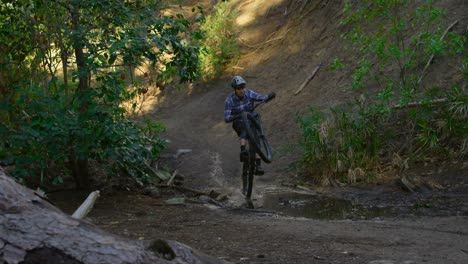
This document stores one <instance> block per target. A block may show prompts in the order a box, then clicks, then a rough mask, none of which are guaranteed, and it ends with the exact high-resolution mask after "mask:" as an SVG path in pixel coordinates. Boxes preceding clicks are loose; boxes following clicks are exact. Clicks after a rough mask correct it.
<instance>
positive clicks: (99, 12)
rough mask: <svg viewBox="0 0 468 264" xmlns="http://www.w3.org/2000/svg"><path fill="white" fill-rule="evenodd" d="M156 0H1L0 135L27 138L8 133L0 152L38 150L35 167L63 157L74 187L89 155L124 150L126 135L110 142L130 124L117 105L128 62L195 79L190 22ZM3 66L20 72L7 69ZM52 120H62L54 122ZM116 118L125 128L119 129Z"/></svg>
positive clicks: (83, 176) (84, 181)
mask: <svg viewBox="0 0 468 264" xmlns="http://www.w3.org/2000/svg"><path fill="white" fill-rule="evenodd" d="M159 2H160V1H156V0H139V1H125V0H106V1H96V0H54V1H47V0H31V1H25V0H24V1H3V2H2V3H1V4H0V17H1V18H2V21H5V22H0V39H1V40H2V41H1V43H2V44H1V45H0V49H1V53H2V54H1V55H0V63H1V65H2V66H1V68H0V76H1V77H0V92H1V93H2V95H4V98H9V99H7V100H6V101H5V102H4V103H5V108H6V109H7V110H8V114H0V118H1V119H2V121H6V120H9V122H4V123H3V125H2V126H0V133H2V131H3V133H5V134H7V133H11V132H16V133H18V134H20V136H21V137H23V139H29V140H28V141H29V142H30V143H24V142H18V140H15V138H13V137H6V138H5V142H3V144H0V159H2V149H3V150H6V149H7V148H13V147H14V146H13V145H14V143H16V144H20V145H21V146H19V147H18V146H15V148H16V150H17V151H16V153H17V154H18V153H24V152H25V148H29V149H35V148H37V149H36V150H35V152H36V153H37V152H40V153H41V154H40V155H41V157H39V158H38V159H36V161H37V160H40V161H41V162H40V164H39V165H37V166H38V167H40V168H41V169H44V168H47V167H48V162H47V161H44V159H47V158H50V156H51V155H58V156H60V157H61V158H60V160H58V159H55V160H54V162H57V161H60V162H66V163H68V164H69V169H70V171H71V173H72V174H73V176H74V177H75V180H76V183H77V184H78V186H79V187H86V186H87V185H88V184H89V175H88V174H89V173H88V165H87V162H88V159H89V158H90V157H92V156H93V157H100V158H102V156H106V155H107V157H109V155H117V156H120V157H121V158H122V156H123V155H128V154H122V153H124V152H125V153H127V152H128V151H127V150H126V149H125V150H122V148H121V149H120V150H117V149H118V147H119V146H118V144H125V142H126V141H125V140H120V142H118V141H119V140H118V138H122V133H125V131H126V132H128V131H133V130H132V127H133V125H129V124H128V123H125V122H126V121H124V110H123V109H122V108H121V107H120V104H121V102H122V101H124V100H126V99H128V98H129V97H130V96H131V93H129V92H128V91H127V90H126V89H125V87H126V83H125V82H124V81H123V79H124V78H123V77H122V76H125V73H126V69H128V68H131V69H134V68H135V67H138V66H139V65H142V64H143V63H145V62H149V65H150V66H151V67H152V68H154V70H155V71H156V72H158V73H159V75H160V76H159V77H158V78H172V77H173V76H176V75H177V76H178V80H179V81H180V82H186V81H193V80H195V79H196V78H197V77H198V68H199V67H198V48H196V47H194V46H190V44H189V43H191V41H190V40H191V39H192V38H196V37H200V34H198V33H197V32H190V30H189V29H190V26H191V25H190V23H189V21H187V20H186V19H185V18H184V17H183V16H182V15H180V14H178V15H176V16H163V15H161V14H160V11H159V7H158V3H159ZM24 29H27V30H24ZM11 68H13V69H17V71H18V72H21V74H13V73H12V71H11V70H10V69H11ZM69 71H71V76H72V80H71V81H72V82H69V81H70V80H69ZM28 75H30V77H29V78H27V77H26V76H28ZM5 76H6V77H5ZM60 76H62V78H61V80H60V79H59V77H60ZM75 81H77V82H78V83H77V85H75ZM6 87H12V88H13V89H12V88H8V89H7V88H6ZM68 94H69V95H70V96H68ZM25 110H29V113H28V111H25ZM54 117H55V118H58V117H60V118H61V119H60V118H59V119H60V120H59V122H56V121H53V120H54ZM119 123H120V124H121V125H123V126H124V127H125V128H122V129H121V130H120V132H119V131H117V130H118V127H119V125H118V124H119ZM123 123H125V124H127V126H125V125H124V124H123ZM15 128H20V130H15ZM25 128H28V129H25ZM21 130H22V131H21ZM25 131H27V132H26V133H25ZM109 131H112V133H113V134H111V133H110V132H109ZM18 134H17V135H18ZM54 134H56V135H54ZM52 136H55V137H56V139H55V140H53V139H51V137H52ZM119 136H120V137H119ZM17 138H18V137H16V139H17ZM127 139H128V138H127ZM133 140H135V139H133ZM136 141H138V140H136ZM109 142H111V143H114V145H111V144H110V143H109ZM28 144H29V145H28ZM32 145H34V146H32ZM129 145H130V144H128V145H127V147H128V146H129ZM141 147H142V146H141V144H140V148H141ZM130 148H132V147H130ZM109 149H113V150H114V151H109ZM3 152H4V153H6V152H7V151H3ZM8 152H9V153H15V151H13V152H12V151H8ZM59 152H61V153H59ZM63 152H66V153H67V154H64V153H63ZM109 153H113V154H109ZM116 153H117V154H116ZM28 155H29V156H31V153H28ZM23 156H24V155H23ZM26 156H27V155H26ZM134 156H135V155H134ZM3 158H4V157H3ZM123 159H125V160H126V161H129V160H130V158H128V157H124V158H123ZM16 161H19V159H16ZM22 161H23V163H26V162H25V160H24V159H23V160H22ZM126 161H125V162H126ZM16 165H19V164H18V162H16ZM42 171H43V170H42ZM41 173H42V172H41ZM140 173H144V172H141V171H140Z"/></svg>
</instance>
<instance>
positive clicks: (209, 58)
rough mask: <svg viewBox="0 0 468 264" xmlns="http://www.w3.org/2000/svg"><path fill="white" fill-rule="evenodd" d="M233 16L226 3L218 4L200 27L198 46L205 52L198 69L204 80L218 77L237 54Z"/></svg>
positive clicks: (233, 13) (237, 47)
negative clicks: (201, 37) (200, 38)
mask: <svg viewBox="0 0 468 264" xmlns="http://www.w3.org/2000/svg"><path fill="white" fill-rule="evenodd" d="M235 15H236V13H235V12H234V11H233V10H232V8H231V6H230V4H229V2H228V1H224V2H220V3H218V4H217V5H216V6H215V11H214V12H213V13H212V14H211V15H209V16H207V17H206V19H205V21H204V22H203V24H202V26H201V31H202V32H203V33H204V38H203V40H202V41H201V42H200V45H201V46H202V47H204V48H205V50H204V51H203V52H202V54H201V56H200V60H201V61H200V67H201V71H202V75H203V78H205V79H209V78H212V77H214V76H216V75H218V74H219V73H220V72H221V71H223V70H224V68H225V66H226V64H228V63H229V62H231V61H232V60H233V59H235V57H236V54H238V53H239V50H240V48H239V44H238V42H237V40H236V38H235V36H236V30H235V28H234V23H233V21H234V17H235Z"/></svg>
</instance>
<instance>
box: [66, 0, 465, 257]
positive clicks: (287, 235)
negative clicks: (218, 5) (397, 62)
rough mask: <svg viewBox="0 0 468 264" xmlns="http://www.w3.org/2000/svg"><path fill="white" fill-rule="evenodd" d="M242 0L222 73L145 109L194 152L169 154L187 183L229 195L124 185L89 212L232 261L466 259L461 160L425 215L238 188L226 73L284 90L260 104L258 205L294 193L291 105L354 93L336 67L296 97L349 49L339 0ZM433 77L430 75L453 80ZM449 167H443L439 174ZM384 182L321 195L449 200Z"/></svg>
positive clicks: (133, 233)
mask: <svg viewBox="0 0 468 264" xmlns="http://www.w3.org/2000/svg"><path fill="white" fill-rule="evenodd" d="M191 2H197V1H191ZM204 2H210V1H204ZM237 2H239V4H238V5H237V8H239V11H240V14H239V21H238V22H239V23H240V22H245V21H252V22H251V23H250V24H247V25H244V28H243V30H242V33H241V35H240V39H242V41H243V43H245V44H246V45H245V47H244V48H245V49H246V50H245V51H244V54H245V55H244V56H243V57H242V58H241V60H240V61H239V63H238V65H236V67H233V68H232V69H233V70H232V72H229V73H226V75H225V76H221V77H220V78H219V80H216V81H213V82H210V83H208V84H199V85H197V86H195V87H192V88H191V89H189V90H181V91H168V94H166V96H165V98H164V99H165V100H164V101H163V102H162V103H159V104H158V105H157V106H155V107H154V108H152V107H150V108H151V109H152V110H151V111H148V112H146V116H150V117H153V118H155V119H157V120H161V121H163V123H164V124H165V125H166V126H167V129H168V132H167V134H166V137H167V138H168V139H169V140H170V141H171V144H170V145H169V149H168V150H167V153H166V154H169V155H170V154H174V153H175V152H176V151H177V150H178V149H191V150H192V152H190V153H187V154H183V155H181V156H180V157H179V158H178V159H177V160H170V165H171V166H172V168H173V169H175V168H177V169H178V171H179V173H180V174H182V175H183V176H184V177H185V183H184V186H186V187H190V188H194V189H198V190H205V191H206V190H211V189H215V190H217V191H219V192H222V193H226V194H228V196H229V201H228V202H226V203H225V204H223V207H216V206H213V205H210V204H198V203H195V202H197V200H196V201H193V202H192V203H187V204H185V205H184V206H169V205H165V204H164V200H165V199H167V198H170V197H174V196H184V195H185V196H186V195H187V194H186V193H178V192H176V191H165V192H163V194H162V195H161V196H160V197H156V198H155V197H153V198H151V197H148V196H144V195H136V194H132V195H126V196H125V195H122V194H119V195H118V196H106V197H102V199H100V200H99V201H98V203H97V204H96V207H95V209H94V210H93V212H92V213H91V215H90V219H91V221H93V222H94V223H96V224H97V225H99V226H100V227H102V228H104V229H107V230H109V231H111V232H113V233H116V234H120V235H123V236H126V237H131V238H135V239H154V238H165V239H174V240H178V241H180V242H183V243H186V244H188V245H190V246H192V247H195V248H197V249H200V250H202V251H204V252H206V253H208V254H210V255H213V256H216V257H219V258H223V259H225V260H227V261H230V262H234V263H351V264H352V263H373V264H377V263H380V264H384V263H385V264H390V263H407V264H409V263H437V264H439V263H459V264H462V263H468V217H467V209H466V208H467V206H468V197H467V195H466V194H467V190H468V184H467V183H466V182H465V181H466V179H467V176H468V175H467V173H466V169H465V170H462V171H455V172H453V173H452V174H451V175H455V176H456V177H455V178H456V179H457V182H458V183H459V184H460V186H461V187H460V186H459V187H457V188H458V189H456V192H452V194H453V195H455V196H456V197H458V198H457V199H456V200H450V199H448V198H447V199H445V198H444V199H445V200H444V199H443V201H445V202H444V203H441V205H439V206H438V207H437V208H434V210H432V211H434V213H430V212H429V213H425V214H423V216H414V215H412V213H411V212H410V213H405V214H400V215H399V216H397V217H380V218H375V219H372V218H370V219H355V218H353V219H354V220H313V219H306V218H292V217H288V216H284V215H281V214H278V213H270V212H265V211H262V210H246V209H244V205H243V204H244V199H243V197H242V195H241V194H240V191H239V190H240V163H239V161H238V158H239V157H238V156H239V146H238V142H237V139H236V137H235V134H234V132H233V131H232V129H231V127H230V125H228V124H225V123H224V121H223V107H224V99H225V97H226V96H227V94H228V93H229V92H230V88H229V81H230V78H231V76H232V75H235V74H241V75H243V76H244V77H245V78H246V79H247V82H248V87H250V88H252V89H254V90H256V91H258V92H261V93H268V92H270V91H275V92H276V93H277V98H276V99H275V100H274V101H272V102H271V103H269V104H268V105H265V106H264V107H262V109H260V110H259V112H260V113H262V114H263V118H264V120H265V128H266V135H267V137H268V138H269V139H270V143H271V144H272V146H273V148H274V154H275V160H274V161H273V163H272V164H271V165H266V166H265V169H266V171H267V173H266V175H265V176H263V177H261V178H260V177H257V178H256V180H255V181H256V182H255V192H254V194H253V197H255V199H256V200H254V205H255V207H256V208H260V209H261V207H262V204H263V198H264V197H265V194H266V193H268V192H272V191H279V190H280V189H281V190H287V189H288V188H287V187H282V183H283V182H285V181H286V182H287V181H288V180H291V179H294V177H295V176H296V171H294V170H292V169H291V164H292V163H293V162H295V161H296V160H297V155H298V153H297V151H289V150H290V149H293V150H294V145H292V146H291V144H295V142H297V138H298V134H299V130H298V129H297V125H296V122H295V121H294V115H293V113H294V112H295V111H304V110H305V109H307V106H308V105H311V104H313V105H315V106H319V107H321V106H329V105H334V104H337V103H339V102H343V101H345V100H348V99H349V98H351V92H349V91H345V90H344V87H345V85H346V83H347V79H346V74H349V73H346V72H343V73H340V74H337V75H333V74H331V73H330V72H327V71H325V70H324V71H320V72H319V74H318V75H317V76H316V77H315V78H314V80H313V81H312V82H311V83H310V84H309V85H308V86H307V87H306V88H305V89H304V90H303V91H302V92H301V94H300V95H299V96H293V95H292V94H293V92H294V91H295V90H297V88H298V87H299V86H300V85H301V84H302V82H303V81H304V79H305V78H306V76H307V75H308V74H310V72H311V71H312V70H313V69H314V68H315V67H316V65H317V64H318V63H319V62H320V61H325V64H324V65H328V64H329V63H330V62H331V60H332V59H333V58H335V57H336V56H338V55H346V54H343V52H344V51H343V49H341V47H340V46H339V45H336V44H337V43H340V40H339V38H338V36H339V35H340V34H341V31H340V30H342V29H340V28H339V27H338V23H336V21H338V20H339V18H340V10H342V6H341V1H328V0H321V1H309V2H310V3H309V4H308V5H302V4H301V5H299V4H298V3H299V2H301V3H302V2H303V1H299V2H297V3H294V2H295V1H282V0H272V1H237ZM436 2H437V3H439V4H443V5H446V6H448V7H450V8H451V9H450V12H451V14H452V15H453V16H454V17H459V18H460V24H461V25H464V26H465V27H466V24H467V23H466V22H467V15H466V14H467V13H468V12H460V10H467V9H466V3H465V1H463V0H457V1H436ZM294 8H295V9H294ZM285 10H290V11H291V10H296V12H300V13H296V14H291V13H285ZM249 18H252V19H251V20H249ZM324 21H333V22H329V23H324ZM254 44H255V45H254ZM248 46H250V47H253V46H255V47H254V48H249V47H248ZM324 67H325V66H324ZM431 76H434V78H435V81H434V83H436V82H437V83H443V82H445V81H446V80H445V79H444V78H440V79H437V76H435V75H431ZM444 173H445V172H444V171H441V172H440V173H439V174H438V175H439V176H440V177H441V178H444V177H445V176H446V175H444ZM447 175H448V174H447ZM445 178H446V177H445ZM378 188H380V189H373V188H367V187H362V188H359V189H342V190H327V191H324V192H325V193H327V192H328V193H329V194H330V195H337V196H340V197H343V196H346V195H348V194H350V193H351V194H352V195H355V196H353V197H352V198H353V199H355V200H356V201H357V202H362V201H364V202H367V203H368V205H369V204H371V203H374V202H375V201H378V202H376V203H377V204H372V205H378V203H380V201H381V200H385V199H386V198H389V199H388V200H387V204H392V205H395V204H403V206H406V207H407V208H413V207H414V206H415V205H417V204H418V202H419V201H424V202H425V201H428V200H429V201H433V200H431V199H432V198H433V197H436V196H437V197H439V196H440V197H445V196H444V194H443V193H436V192H429V193H427V194H408V193H402V192H401V191H400V190H398V188H395V186H394V185H389V186H388V188H387V187H382V186H381V187H378ZM386 188H387V189H386ZM449 189H450V188H449V187H447V188H445V190H449ZM359 190H362V191H363V192H362V197H364V198H362V199H361V198H360V197H361V196H359V197H358V196H356V193H359ZM287 191H290V190H287ZM314 191H317V190H314ZM322 193H323V192H322ZM187 198H190V199H191V197H187ZM194 199H195V198H194ZM379 199H380V200H379ZM421 199H425V200H421ZM452 201H456V203H457V206H456V207H455V208H454V209H451V210H449V212H448V213H447V212H445V211H444V213H440V212H441V211H440V210H439V209H441V208H442V209H443V208H444V207H450V205H451V203H452ZM63 202H64V203H66V202H67V201H66V200H63ZM382 203H385V201H382ZM430 209H431V208H429V209H428V210H429V211H430ZM438 210H439V211H438ZM424 215H425V216H424ZM435 215H441V216H435Z"/></svg>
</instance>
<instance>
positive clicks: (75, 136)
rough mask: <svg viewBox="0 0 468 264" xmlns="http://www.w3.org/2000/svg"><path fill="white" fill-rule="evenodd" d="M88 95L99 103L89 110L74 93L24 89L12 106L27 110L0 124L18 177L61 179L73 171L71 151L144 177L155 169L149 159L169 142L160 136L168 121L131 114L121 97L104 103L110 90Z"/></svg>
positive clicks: (3, 156) (1, 150)
mask: <svg viewBox="0 0 468 264" xmlns="http://www.w3.org/2000/svg"><path fill="white" fill-rule="evenodd" d="M91 91H92V90H91ZM88 96H90V97H93V98H94V100H91V102H94V103H93V104H92V105H89V107H88V111H87V112H86V113H82V112H81V110H80V105H79V103H78V102H76V101H75V102H74V103H72V104H69V103H67V102H70V98H68V97H66V96H59V95H55V96H49V95H46V94H45V93H44V92H43V90H42V89H39V88H34V89H31V90H27V91H24V93H23V94H22V95H21V96H20V98H19V99H18V100H17V101H15V102H14V103H13V104H11V105H9V106H8V107H9V108H11V109H18V110H19V111H21V112H22V114H21V115H17V116H16V117H17V118H13V119H11V120H10V122H9V123H2V124H1V125H0V137H1V138H2V139H3V140H2V141H1V142H2V144H1V145H0V160H1V161H2V162H3V163H6V164H8V165H14V166H12V168H13V169H11V170H10V173H11V174H12V175H13V176H14V177H16V178H18V179H21V180H22V181H24V182H26V183H28V182H29V183H34V184H39V183H41V182H44V181H45V183H50V182H53V183H57V182H61V181H62V178H63V177H65V176H67V175H70V171H69V166H68V163H69V162H70V158H71V156H70V155H71V153H73V154H74V155H75V156H78V157H80V156H86V157H89V158H91V159H94V160H97V161H98V162H100V163H101V164H102V165H103V166H110V169H111V170H110V171H109V174H111V173H115V172H121V171H124V172H126V173H128V174H129V175H130V176H132V177H134V178H137V179H139V180H142V181H145V180H146V179H147V178H148V177H149V175H151V174H152V172H151V171H150V170H149V168H148V166H147V165H146V164H147V163H149V161H151V160H153V159H156V158H157V157H159V154H160V153H161V151H162V150H163V149H164V147H165V140H164V139H163V138H161V137H160V136H159V134H160V132H162V131H163V129H164V128H163V126H162V125H161V124H160V123H154V122H151V121H147V122H146V124H144V125H137V124H136V123H134V122H132V121H129V120H127V119H126V118H125V116H124V115H123V113H124V110H123V109H122V108H120V107H119V106H118V104H117V103H116V101H118V100H114V101H113V103H110V104H109V103H108V104H104V102H106V101H107V100H106V99H104V98H105V97H108V96H110V94H107V95H106V96H103V95H99V94H96V93H94V92H92V94H89V95H88ZM114 96H117V95H115V94H114ZM99 97H101V98H99ZM111 171H112V172H111ZM38 179H40V181H39V182H38Z"/></svg>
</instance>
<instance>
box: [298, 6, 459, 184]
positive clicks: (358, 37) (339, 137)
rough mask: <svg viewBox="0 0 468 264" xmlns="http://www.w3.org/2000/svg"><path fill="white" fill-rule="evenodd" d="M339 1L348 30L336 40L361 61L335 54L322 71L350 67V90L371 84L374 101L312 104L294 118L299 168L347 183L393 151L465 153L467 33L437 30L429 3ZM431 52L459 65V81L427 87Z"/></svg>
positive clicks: (372, 170)
mask: <svg viewBox="0 0 468 264" xmlns="http://www.w3.org/2000/svg"><path fill="white" fill-rule="evenodd" d="M345 3H346V4H345V10H344V14H345V18H344V19H343V21H342V23H343V24H346V25H349V26H350V30H349V32H347V33H345V34H344V35H343V37H344V38H345V39H346V40H348V41H349V44H350V45H351V47H352V50H353V51H355V52H356V54H358V56H359V58H361V59H360V60H358V61H357V62H356V63H355V65H347V66H344V64H343V63H342V62H341V60H339V59H335V61H334V62H333V63H332V65H331V66H330V67H329V69H330V70H339V69H341V68H344V67H353V68H354V69H355V71H354V73H353V74H352V76H351V87H352V88H353V89H355V90H359V91H362V92H364V93H365V94H366V89H367V88H369V87H371V85H370V84H371V83H372V86H373V88H372V89H369V93H370V94H374V95H375V98H370V99H369V98H368V99H367V100H366V101H365V103H364V102H363V101H360V100H357V101H356V103H354V104H351V105H346V106H343V107H341V108H336V109H331V114H330V115H325V114H323V113H321V112H319V111H317V110H316V109H313V110H311V112H310V113H309V114H308V115H305V116H302V117H299V123H300V125H301V129H302V134H303V148H304V157H303V162H304V167H305V169H306V170H307V171H308V172H310V173H311V174H314V175H317V177H318V181H320V182H324V181H325V182H327V180H328V181H330V179H332V180H333V178H337V179H340V180H344V179H346V178H347V179H348V181H351V182H354V181H356V180H360V178H361V180H363V179H364V180H370V179H372V177H373V176H375V175H378V172H379V170H380V169H382V168H380V167H381V165H383V164H386V165H388V164H391V159H393V157H395V156H398V157H405V158H404V159H405V160H409V161H414V160H417V159H423V158H425V157H428V156H431V155H437V156H439V157H441V158H457V157H464V156H465V155H466V153H467V134H468V132H467V131H468V127H467V121H468V114H467V91H466V88H465V87H466V83H465V82H466V79H467V78H466V76H467V74H466V72H467V70H466V69H467V55H466V43H467V42H466V40H467V39H466V36H465V35H460V34H457V33H455V32H449V33H447V34H446V32H444V30H443V28H444V27H443V25H444V24H448V23H446V20H445V19H444V17H443V16H444V14H445V11H444V10H442V9H441V8H438V7H436V6H434V4H433V2H432V1H426V2H424V3H420V4H418V6H416V7H415V8H414V9H413V6H412V5H411V3H410V1H404V0H401V1H380V0H365V1H345ZM445 34H446V35H445ZM444 37H445V38H444ZM436 55H438V56H444V58H445V59H446V60H449V61H450V63H451V64H452V65H461V67H459V68H460V69H461V70H462V72H461V73H460V75H461V76H464V79H463V80H460V81H457V82H455V83H453V86H452V87H451V88H446V87H444V88H441V87H433V86H429V87H427V86H426V85H425V84H424V77H425V75H426V73H427V67H428V66H426V65H429V64H427V62H428V61H429V59H430V58H431V57H433V56H436ZM375 86H377V87H375ZM410 103H411V105H410ZM396 105H398V107H394V106H396ZM400 165H401V164H400Z"/></svg>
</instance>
